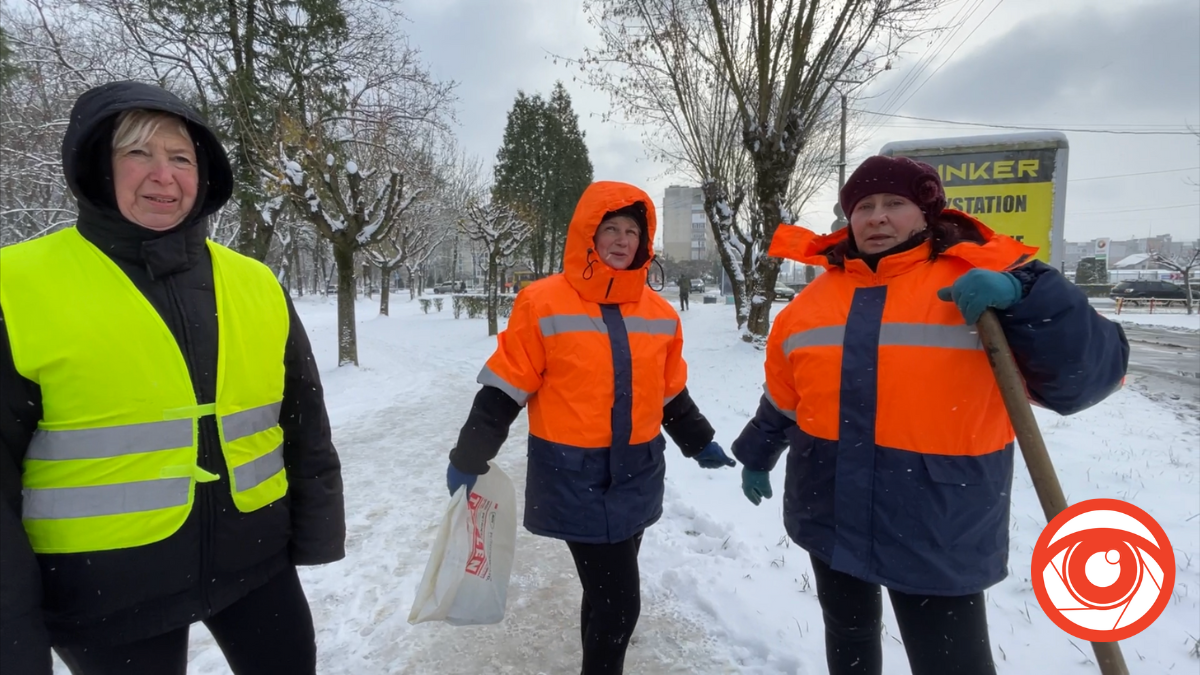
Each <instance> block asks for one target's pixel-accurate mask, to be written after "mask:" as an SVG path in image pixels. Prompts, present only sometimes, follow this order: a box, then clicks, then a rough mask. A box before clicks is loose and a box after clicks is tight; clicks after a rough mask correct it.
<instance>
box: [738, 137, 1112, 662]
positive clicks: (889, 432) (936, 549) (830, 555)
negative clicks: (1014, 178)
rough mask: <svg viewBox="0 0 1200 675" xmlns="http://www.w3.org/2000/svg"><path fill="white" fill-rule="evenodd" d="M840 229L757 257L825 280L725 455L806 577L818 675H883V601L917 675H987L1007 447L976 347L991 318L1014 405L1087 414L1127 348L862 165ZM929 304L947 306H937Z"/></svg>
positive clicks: (915, 178) (780, 345)
mask: <svg viewBox="0 0 1200 675" xmlns="http://www.w3.org/2000/svg"><path fill="white" fill-rule="evenodd" d="M840 197H841V199H840V201H841V206H842V209H843V211H844V212H845V213H846V214H847V215H848V217H849V218H850V227H848V228H846V229H843V230H840V231H838V232H835V233H833V234H830V235H823V236H818V235H816V234H814V233H812V232H809V231H808V230H805V229H803V228H800V227H789V226H781V227H779V228H778V230H777V232H776V235H775V238H774V240H773V241H772V244H771V250H770V253H771V255H774V256H779V257H785V258H789V259H792V260H797V261H799V262H803V263H806V264H812V265H821V266H823V267H825V268H826V270H827V271H828V273H826V274H822V275H820V276H819V277H817V279H816V280H815V281H814V282H813V283H811V284H809V286H808V287H807V288H805V289H804V291H803V292H802V293H801V294H800V296H799V297H798V298H796V300H794V301H793V302H791V303H790V304H789V305H788V306H787V308H785V309H784V310H783V311H782V312H781V313H780V314H779V316H778V317H777V318H776V320H775V323H774V325H773V326H772V328H771V335H770V337H769V339H768V341H767V358H766V379H767V382H766V387H765V393H764V395H763V398H762V401H761V403H760V405H759V408H758V412H757V413H756V415H755V417H754V419H753V420H751V421H750V423H749V424H748V425H747V426H746V428H745V429H744V430H743V431H742V434H741V436H740V437H739V438H738V439H737V440H736V441H735V442H734V444H733V453H734V456H735V457H736V458H737V459H738V460H739V461H741V462H742V464H743V470H742V489H743V492H745V494H746V497H747V498H748V499H749V500H750V501H751V502H753V503H755V504H758V503H760V501H761V500H762V498H764V497H766V498H770V497H771V484H770V481H769V472H770V471H771V469H773V468H774V467H775V464H776V462H777V461H778V460H779V458H780V456H781V455H782V454H783V453H784V451H785V450H787V449H788V447H789V446H790V448H791V451H790V452H788V457H787V474H786V483H785V490H784V505H783V506H784V509H783V510H784V524H785V526H786V528H787V531H788V534H789V536H790V537H791V538H792V540H794V541H795V542H796V543H797V544H799V545H800V546H802V547H803V548H804V549H805V550H807V551H808V552H809V554H810V556H811V558H812V564H813V570H814V573H815V577H816V586H817V596H818V598H819V599H820V602H821V609H822V612H823V614H824V620H825V645H826V658H827V660H828V663H829V671H830V673H831V674H832V675H843V674H847V673H856V674H858V673H861V674H866V675H872V674H878V673H880V672H882V669H883V664H882V650H881V647H880V618H881V614H882V598H881V590H880V589H881V587H887V589H888V595H889V597H890V598H891V601H892V606H893V608H894V609H895V613H896V619H897V622H898V624H899V628H900V634H901V636H902V638H903V640H904V647H905V650H906V651H907V654H908V660H909V664H910V666H911V668H912V672H913V673H914V675H925V674H932V673H937V674H938V675H953V674H956V673H959V674H967V673H970V674H971V675H987V674H989V673H994V672H995V669H994V666H993V659H992V653H991V647H990V645H989V642H988V630H987V615H986V611H985V609H984V596H983V591H984V589H986V588H988V587H990V586H992V585H993V584H995V583H996V582H998V581H1000V580H1001V579H1003V578H1004V576H1005V575H1006V573H1007V569H1008V519H1009V494H1010V492H1011V487H1012V475H1013V436H1014V434H1013V428H1012V425H1011V423H1010V422H1009V418H1008V415H1007V412H1006V411H1005V409H1004V404H1003V402H1002V400H1001V398H1000V392H999V389H998V388H997V385H996V381H995V377H994V376H993V374H992V372H991V369H990V366H989V364H988V360H987V356H986V355H985V354H984V352H983V350H982V347H981V345H980V342H979V337H978V335H977V333H976V330H975V326H974V324H975V322H976V321H978V320H979V317H980V316H981V315H982V314H983V312H984V311H985V310H987V309H988V308H992V309H994V310H996V313H997V316H998V317H999V319H1000V323H1001V325H1002V326H1003V328H1004V332H1005V336H1006V337H1007V338H1008V342H1009V344H1010V345H1011V347H1012V350H1013V354H1014V355H1015V357H1016V359H1017V364H1018V366H1019V367H1020V369H1021V372H1022V374H1023V375H1024V378H1025V383H1026V387H1027V389H1028V392H1029V396H1030V398H1031V399H1032V400H1033V401H1034V402H1036V403H1038V404H1039V405H1041V406H1044V407H1046V408H1049V409H1051V410H1054V411H1055V412H1058V413H1059V414H1063V415H1066V414H1071V413H1074V412H1077V411H1079V410H1083V409H1085V408H1087V407H1089V406H1092V405H1095V404H1096V403H1099V402H1100V401H1101V400H1103V399H1104V398H1105V397H1106V396H1108V395H1109V394H1110V393H1112V392H1113V391H1115V390H1116V389H1117V388H1118V387H1119V386H1120V383H1121V380H1122V378H1123V377H1124V375H1125V369H1126V366H1127V364H1128V357H1129V346H1128V343H1127V342H1126V340H1125V335H1124V333H1123V332H1122V331H1121V328H1120V326H1119V325H1117V324H1115V323H1112V322H1110V321H1108V320H1107V319H1104V318H1103V317H1101V316H1100V315H1099V314H1097V313H1096V312H1095V311H1094V310H1093V309H1092V308H1091V306H1090V305H1089V304H1088V301H1087V298H1086V297H1085V295H1084V294H1083V292H1082V291H1080V290H1079V289H1078V288H1076V287H1075V286H1074V285H1073V284H1071V283H1069V282H1068V281H1066V279H1064V278H1063V277H1062V275H1060V274H1059V273H1058V272H1057V271H1056V270H1055V269H1053V268H1052V267H1049V266H1048V265H1045V264H1043V263H1041V262H1039V261H1037V260H1033V255H1034V254H1035V253H1036V249H1034V248H1032V247H1029V246H1026V245H1024V244H1022V243H1020V242H1018V241H1015V240H1013V239H1011V238H1009V237H1006V236H1003V235H1000V234H996V233H995V232H992V231H991V230H990V229H988V228H987V226H985V225H984V224H983V223H981V222H979V221H978V220H975V219H974V218H972V217H971V216H969V215H967V214H965V213H961V212H959V211H953V210H948V209H946V208H945V206H946V197H945V192H944V191H943V189H942V185H941V181H940V180H939V178H938V175H937V172H936V171H935V170H934V169H933V168H932V167H930V166H929V165H927V164H923V163H921V162H916V161H913V160H911V159H907V158H892V157H882V156H879V157H871V158H869V159H868V160H866V161H865V162H864V163H863V164H862V165H861V166H860V167H859V168H858V169H857V170H856V171H855V172H854V174H853V175H852V176H850V180H849V181H847V183H846V185H845V187H844V188H843V189H842V192H841V195H840ZM939 296H940V297H942V298H945V299H946V300H952V301H953V302H944V301H942V300H940V299H939Z"/></svg>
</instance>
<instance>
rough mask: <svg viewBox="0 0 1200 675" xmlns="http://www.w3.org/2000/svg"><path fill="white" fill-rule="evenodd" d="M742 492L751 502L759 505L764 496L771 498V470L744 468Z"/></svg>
mask: <svg viewBox="0 0 1200 675" xmlns="http://www.w3.org/2000/svg"><path fill="white" fill-rule="evenodd" d="M742 493H743V494H745V495H746V499H749V500H750V503H751V504H754V505H755V506H758V505H759V504H760V503H762V500H763V498H766V499H770V498H771V472H769V471H754V470H752V469H746V468H743V469H742Z"/></svg>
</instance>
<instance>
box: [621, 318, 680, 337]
mask: <svg viewBox="0 0 1200 675" xmlns="http://www.w3.org/2000/svg"><path fill="white" fill-rule="evenodd" d="M676 325H677V324H676V322H675V319H643V318H642V317H640V316H627V317H625V330H627V331H629V332H630V333H645V334H648V335H670V336H674V335H675V326H676Z"/></svg>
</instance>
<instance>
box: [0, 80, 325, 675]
mask: <svg viewBox="0 0 1200 675" xmlns="http://www.w3.org/2000/svg"><path fill="white" fill-rule="evenodd" d="M134 108H143V109H153V110H160V111H165V112H169V113H172V114H175V115H178V116H179V117H181V118H183V119H184V120H185V121H186V123H187V126H188V129H189V133H190V134H191V136H192V139H193V141H194V143H195V145H196V154H197V159H198V162H197V163H198V165H199V166H198V169H199V175H200V186H199V191H198V194H197V197H196V206H195V207H194V208H193V210H192V213H191V214H190V215H189V216H188V217H187V218H185V219H184V221H183V222H182V223H181V224H180V225H179V226H177V227H176V228H174V229H172V230H169V231H167V232H165V233H159V232H153V231H151V230H147V229H145V228H142V227H140V226H138V225H135V224H133V223H131V222H129V221H128V220H126V219H125V218H124V217H123V216H121V214H120V212H119V210H118V209H117V208H116V201H115V198H114V195H113V187H112V160H111V153H112V150H111V144H112V134H113V129H114V121H115V118H116V116H117V114H118V113H120V112H122V111H124V110H129V109H134ZM63 170H64V172H65V174H66V179H67V183H68V185H69V186H70V188H71V191H72V192H73V194H74V195H75V198H76V201H77V203H78V207H79V219H78V223H77V227H78V229H79V232H80V234H82V235H83V236H84V237H85V238H86V239H87V240H88V241H90V242H91V243H92V244H94V245H95V246H96V247H97V248H99V249H100V250H101V251H103V252H104V253H106V254H107V255H108V256H109V257H110V258H111V259H112V260H113V261H114V262H115V263H116V264H117V265H118V266H119V267H120V268H121V269H122V270H123V271H124V272H125V273H126V274H127V275H128V276H129V278H130V280H132V282H133V283H134V285H135V286H136V287H137V288H138V289H139V290H140V291H141V292H142V294H143V295H145V297H146V299H147V300H149V301H150V304H151V305H153V306H154V308H155V309H157V310H158V313H159V315H160V316H161V317H162V319H163V321H164V322H165V323H166V325H167V326H168V327H169V328H170V330H171V333H172V334H173V335H174V336H175V339H176V340H177V342H178V344H179V349H180V352H181V353H182V354H183V356H184V359H185V360H186V362H187V365H188V369H189V372H190V373H191V378H192V383H193V386H194V387H195V390H196V396H197V401H198V403H201V404H203V403H211V402H213V401H214V400H215V396H216V385H217V317H216V298H215V295H214V291H213V272H212V260H211V258H210V254H209V251H208V248H207V246H206V245H205V238H206V235H207V216H209V215H211V214H213V213H215V212H216V211H217V210H218V209H219V208H220V207H221V206H222V205H223V204H224V203H225V202H226V201H227V200H228V199H229V197H230V195H231V194H232V190H233V177H232V172H231V170H230V166H229V161H228V159H227V158H226V155H225V152H224V150H223V149H222V148H221V145H220V143H219V142H218V140H217V138H216V137H215V136H214V135H213V133H212V131H210V130H209V129H208V127H207V126H206V124H205V122H204V121H203V119H202V118H201V117H200V115H199V114H198V113H196V111H194V110H192V109H191V108H190V107H188V106H187V105H186V104H184V103H183V102H182V101H180V100H179V99H177V98H176V97H175V96H173V95H171V94H170V93H168V92H166V91H164V90H163V89H160V88H158V87H154V86H150V85H146V84H140V83H135V82H118V83H112V84H108V85H105V86H103V87H99V88H96V89H93V90H91V91H89V92H87V93H85V94H84V95H83V96H81V97H80V99H79V100H78V101H77V102H76V105H75V109H74V111H73V113H72V116H71V120H70V125H69V126H68V129H67V133H66V137H65V138H64V141H63ZM0 309H2V308H0ZM288 311H289V315H290V317H291V323H290V328H289V332H288V339H287V346H286V350H285V357H284V360H285V384H284V399H283V405H282V411H281V414H280V425H281V426H282V427H283V431H284V446H283V452H284V463H285V465H286V469H287V477H288V494H287V495H286V496H284V497H283V498H281V499H280V500H278V501H277V502H275V503H273V504H270V505H268V506H266V507H264V508H261V509H258V510H257V511H253V512H251V513H241V512H239V511H238V510H237V508H235V506H234V504H233V499H232V496H231V495H230V488H229V477H228V472H227V470H226V467H225V462H224V461H223V459H222V455H221V447H220V442H219V440H218V435H217V426H216V422H215V420H214V418H213V417H212V416H208V417H205V418H202V419H201V420H200V442H199V453H200V457H199V465H200V467H202V468H203V469H205V470H207V471H210V472H212V473H215V474H217V475H219V476H220V480H218V481H214V482H211V483H200V484H197V485H196V497H195V502H194V505H193V508H192V512H191V514H190V515H189V517H188V519H187V521H186V522H185V523H184V525H183V526H182V527H181V528H180V529H179V531H177V532H176V533H175V534H173V535H171V536H170V537H168V538H167V539H164V540H163V541H159V542H156V543H153V544H149V545H146V546H140V547H136V548H128V549H119V550H112V551H99V552H93V553H74V554H52V555H50V554H41V555H35V554H34V553H33V550H32V549H31V547H30V544H29V540H28V538H27V537H26V535H25V531H24V529H23V528H22V526H21V522H20V515H21V499H22V498H21V471H22V469H21V466H22V461H23V459H24V456H25V452H26V450H27V448H28V446H29V442H30V439H31V437H32V435H33V433H34V431H35V430H36V429H37V425H38V421H39V419H40V418H41V416H42V413H41V410H42V409H41V392H40V390H39V387H38V386H37V385H36V384H35V383H33V382H31V381H29V380H27V379H25V378H24V377H22V376H21V375H20V374H19V373H18V372H17V371H16V368H15V366H14V365H13V357H12V350H11V346H10V343H9V334H8V330H9V327H8V326H7V324H4V322H3V316H2V315H0V324H4V325H3V329H0V672H5V673H8V672H19V673H49V672H50V653H49V645H50V644H51V643H53V644H64V645H83V646H86V645H88V644H119V643H123V642H131V641H135V640H140V639H144V638H147V637H151V636H154V635H157V634H161V633H164V632H167V631H170V630H173V629H175V628H179V627H182V626H185V625H188V624H190V623H193V622H196V621H199V620H203V619H205V618H207V617H209V616H211V615H212V614H215V613H216V612H219V611H220V610H222V609H223V608H225V607H227V606H229V605H230V604H232V603H233V602H234V601H236V600H238V599H239V598H242V597H243V596H245V595H246V594H248V593H249V592H250V591H252V590H254V589H256V588H257V587H259V586H261V585H262V584H264V583H266V582H267V581H268V580H269V579H270V578H271V577H272V576H273V575H275V574H277V573H279V572H280V571H282V570H284V569H286V568H287V567H288V566H290V565H315V564H322V563H329V562H333V561H335V560H339V559H341V558H342V557H343V556H344V555H345V533H346V527H345V513H344V503H343V496H342V479H341V465H340V463H339V461H338V456H337V452H336V451H335V450H334V447H333V444H332V442H331V440H330V430H329V419H328V416H327V414H326V411H325V403H324V394H323V392H322V388H321V382H320V377H319V373H318V370H317V366H316V362H315V361H314V360H313V355H312V348H311V346H310V345H309V341H308V337H307V335H306V334H305V330H304V327H303V326H302V325H301V323H300V319H299V318H298V317H297V316H296V311H295V308H294V307H292V305H291V301H290V300H289V301H288ZM80 339H86V337H85V336H83V335H81V336H80ZM130 346H131V348H136V344H135V343H132V342H131V345H130Z"/></svg>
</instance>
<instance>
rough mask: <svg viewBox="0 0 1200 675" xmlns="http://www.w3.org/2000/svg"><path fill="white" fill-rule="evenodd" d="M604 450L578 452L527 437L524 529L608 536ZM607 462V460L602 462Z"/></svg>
mask: <svg viewBox="0 0 1200 675" xmlns="http://www.w3.org/2000/svg"><path fill="white" fill-rule="evenodd" d="M607 452H608V451H607V450H598V449H587V448H578V447H573V446H569V445H561V444H558V443H551V442H550V441H546V440H543V439H540V438H537V437H535V436H530V437H529V463H528V465H527V469H526V474H525V475H526V480H525V526H526V527H527V528H529V529H530V530H531V531H533V532H534V533H536V534H542V535H547V536H553V537H559V538H566V539H572V538H591V537H597V536H601V537H603V536H606V534H607V530H608V528H607V525H606V520H605V514H604V503H603V493H604V487H606V486H605V485H603V482H604V480H603V479H606V478H607V472H604V474H603V475H601V474H600V472H599V471H598V470H597V469H598V468H599V465H600V464H601V462H599V461H598V460H600V459H602V458H601V457H600V456H599V454H600V453H604V454H607ZM603 464H607V461H605V462H603Z"/></svg>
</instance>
